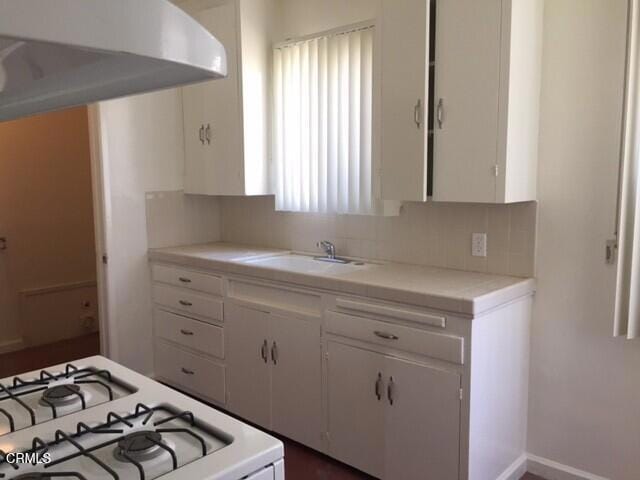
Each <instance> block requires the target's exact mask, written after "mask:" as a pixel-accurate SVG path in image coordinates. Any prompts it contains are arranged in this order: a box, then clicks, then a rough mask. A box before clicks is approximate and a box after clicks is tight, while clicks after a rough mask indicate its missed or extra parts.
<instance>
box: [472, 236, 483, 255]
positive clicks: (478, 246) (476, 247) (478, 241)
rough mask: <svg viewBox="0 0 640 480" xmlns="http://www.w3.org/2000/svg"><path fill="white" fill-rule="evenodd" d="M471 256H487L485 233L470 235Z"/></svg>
mask: <svg viewBox="0 0 640 480" xmlns="http://www.w3.org/2000/svg"><path fill="white" fill-rule="evenodd" d="M471 255H472V256H474V257H486V256H487V234H486V233H472V234H471Z"/></svg>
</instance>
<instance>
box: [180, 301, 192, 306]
mask: <svg viewBox="0 0 640 480" xmlns="http://www.w3.org/2000/svg"><path fill="white" fill-rule="evenodd" d="M179 303H180V305H182V306H183V307H192V306H193V303H191V302H187V301H186V300H180V302H179Z"/></svg>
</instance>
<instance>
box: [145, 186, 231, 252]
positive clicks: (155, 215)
mask: <svg viewBox="0 0 640 480" xmlns="http://www.w3.org/2000/svg"><path fill="white" fill-rule="evenodd" d="M146 208H147V243H148V245H149V248H162V247H174V246H177V245H189V244H195V243H205V242H214V241H219V240H220V239H221V233H220V201H219V199H218V198H215V197H205V196H199V195H185V194H184V193H183V192H181V191H178V192H148V193H147V194H146Z"/></svg>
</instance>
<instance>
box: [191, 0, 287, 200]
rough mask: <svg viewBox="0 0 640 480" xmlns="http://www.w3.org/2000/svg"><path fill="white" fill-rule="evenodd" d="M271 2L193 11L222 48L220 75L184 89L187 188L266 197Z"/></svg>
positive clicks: (239, 1)
mask: <svg viewBox="0 0 640 480" xmlns="http://www.w3.org/2000/svg"><path fill="white" fill-rule="evenodd" d="M274 11H275V6H274V1H273V0H229V1H227V2H224V3H221V4H219V5H217V6H215V7H213V8H209V9H206V10H201V11H198V12H193V13H192V15H193V16H194V17H195V18H196V19H197V20H198V21H199V22H200V23H201V24H202V25H203V26H204V27H205V28H207V29H208V30H210V31H211V32H214V33H215V35H216V37H217V38H218V39H219V40H220V42H222V44H223V45H224V47H225V49H226V53H227V69H228V76H227V78H225V79H221V80H216V81H212V82H206V83H201V84H197V85H192V86H188V87H185V88H183V89H182V98H183V115H184V138H185V192H186V193H191V194H202V195H265V194H268V193H270V192H269V181H268V161H269V152H268V138H267V135H268V120H269V92H270V87H269V78H268V75H267V72H270V71H271V43H272V41H271V26H270V21H271V16H272V15H273V12H274Z"/></svg>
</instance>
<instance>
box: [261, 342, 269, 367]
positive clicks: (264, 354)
mask: <svg viewBox="0 0 640 480" xmlns="http://www.w3.org/2000/svg"><path fill="white" fill-rule="evenodd" d="M267 348H269V346H268V345H267V341H266V340H265V341H264V342H263V343H262V347H261V348H260V356H261V357H262V360H263V361H264V363H267Z"/></svg>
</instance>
